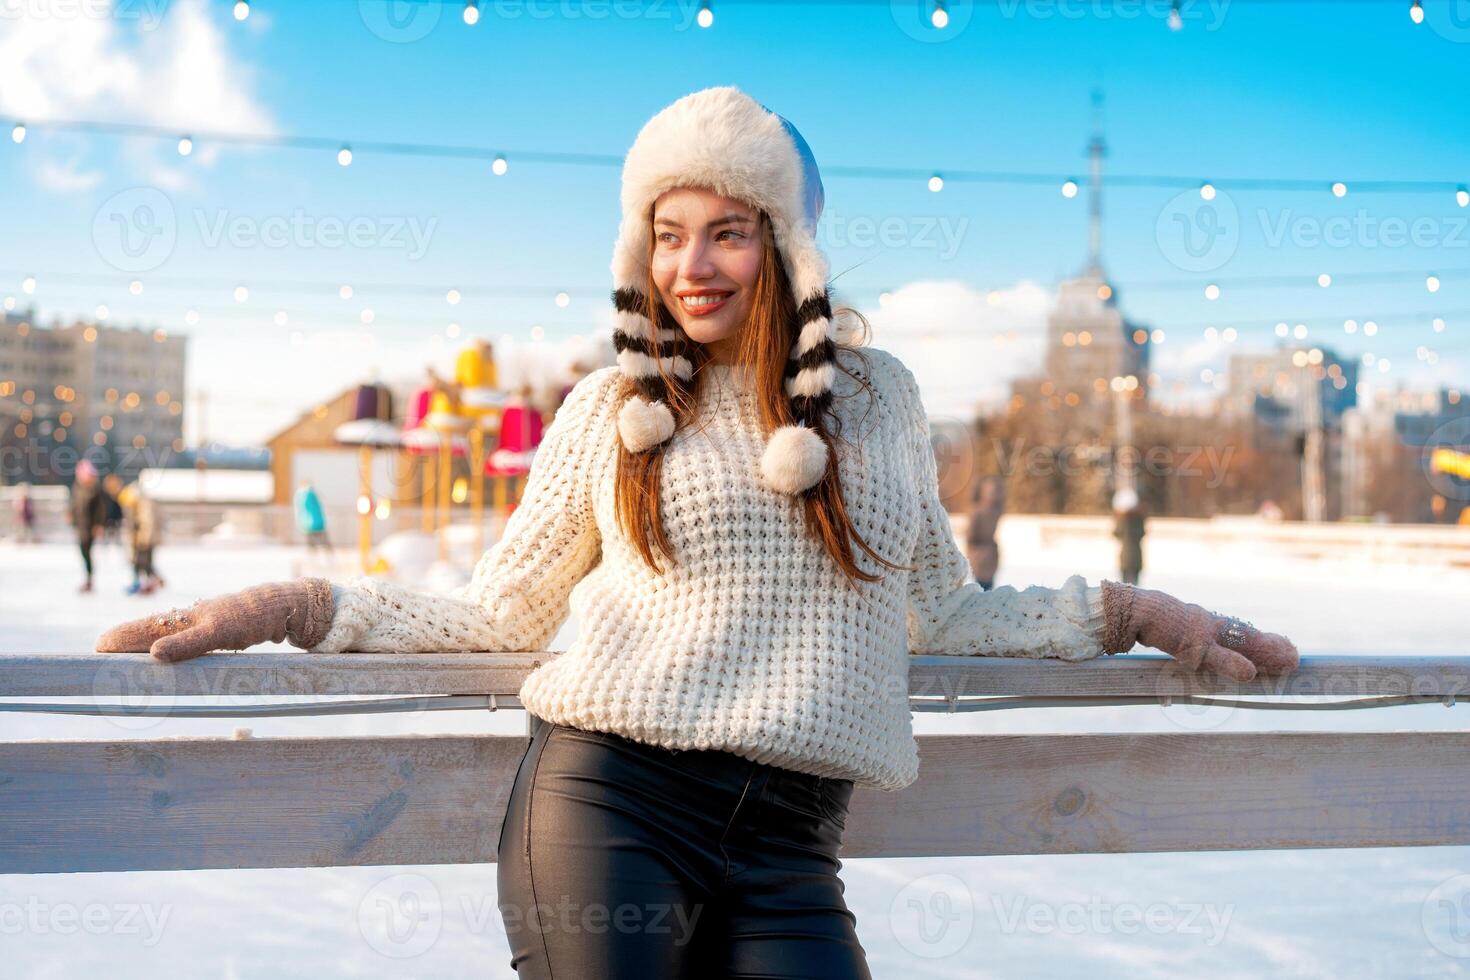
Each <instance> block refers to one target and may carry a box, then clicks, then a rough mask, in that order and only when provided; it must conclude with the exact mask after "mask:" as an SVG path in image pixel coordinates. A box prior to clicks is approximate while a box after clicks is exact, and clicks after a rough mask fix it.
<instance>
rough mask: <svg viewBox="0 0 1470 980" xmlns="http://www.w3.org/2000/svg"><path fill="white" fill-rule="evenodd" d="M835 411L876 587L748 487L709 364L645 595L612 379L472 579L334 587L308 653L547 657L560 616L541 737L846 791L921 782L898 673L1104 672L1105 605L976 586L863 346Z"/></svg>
mask: <svg viewBox="0 0 1470 980" xmlns="http://www.w3.org/2000/svg"><path fill="white" fill-rule="evenodd" d="M839 350H840V353H839V363H840V364H841V365H843V366H844V367H845V368H846V369H847V370H850V371H853V372H854V373H856V374H858V376H859V377H863V378H866V379H867V380H868V381H869V382H870V384H871V386H872V387H871V391H869V390H866V389H864V388H863V387H862V386H860V385H859V383H858V382H857V381H854V380H853V379H852V378H850V377H848V376H847V375H846V374H845V373H843V372H842V371H841V370H839V371H838V376H837V385H836V388H835V390H834V396H835V402H834V410H835V411H836V413H837V415H838V417H839V418H840V419H841V420H842V425H841V429H840V435H841V436H842V437H843V438H844V439H846V440H847V441H848V442H849V443H852V445H843V444H842V443H840V442H839V454H838V455H839V459H840V461H841V462H840V464H839V465H840V476H841V479H842V488H843V497H844V500H845V501H846V505H847V510H848V514H849V516H850V517H851V519H852V521H853V523H854V525H855V526H856V529H857V531H858V533H859V534H861V535H862V537H863V539H864V540H866V541H867V542H868V544H869V545H870V546H872V548H873V549H874V550H875V551H877V552H878V553H879V554H882V555H883V556H885V557H886V558H888V559H889V560H891V561H897V562H902V563H905V564H912V565H915V566H917V570H916V571H914V572H911V573H910V572H904V571H891V570H887V569H884V568H882V567H881V566H879V565H878V564H877V563H876V562H874V561H872V560H871V559H870V558H868V556H867V555H866V554H864V553H863V552H862V551H861V550H860V549H858V548H856V547H854V549H853V550H854V554H855V556H856V560H857V562H858V564H859V567H861V568H863V569H864V570H865V571H870V572H879V573H882V574H883V575H884V578H883V579H882V581H880V582H875V583H859V584H858V588H857V589H856V590H854V588H853V587H851V586H850V585H849V584H848V582H847V580H846V578H845V577H844V576H843V575H842V573H841V571H840V569H838V567H837V566H836V565H835V563H833V561H832V559H831V558H830V557H829V555H828V554H827V552H826V549H825V548H824V547H823V546H822V544H821V543H820V541H818V540H817V539H816V538H814V537H811V536H810V535H809V534H808V532H807V530H806V528H805V524H804V521H803V518H802V513H801V510H800V504H799V503H798V502H797V501H794V500H792V499H791V498H789V497H786V496H784V495H781V494H778V493H775V492H773V491H771V490H769V489H768V488H766V487H764V486H763V485H762V484H761V482H760V477H759V474H758V472H757V464H758V461H759V459H760V454H761V451H762V449H763V448H764V442H763V438H762V435H761V434H760V432H759V423H758V415H757V413H756V405H755V400H754V397H753V393H752V392H751V391H750V388H749V384H748V382H749V375H748V374H745V373H743V372H744V371H746V370H747V369H737V368H732V367H719V366H714V365H711V366H708V367H707V368H706V369H705V371H706V373H707V375H708V377H706V378H705V381H704V389H703V395H702V412H701V416H700V419H699V421H697V422H696V423H695V424H694V425H692V426H689V427H686V428H684V429H681V430H680V431H678V432H677V433H675V435H674V437H673V439H672V440H671V442H670V444H669V445H668V446H667V447H665V457H664V463H663V473H662V484H661V491H660V501H661V510H662V516H663V523H664V527H665V529H666V531H667V535H668V539H669V541H670V544H671V545H672V547H673V549H674V555H675V562H674V564H673V565H672V567H670V568H668V569H667V573H666V574H665V575H663V576H659V575H656V574H655V573H654V572H653V571H652V570H650V569H649V568H648V567H647V566H646V565H645V564H644V563H643V561H642V559H641V558H639V557H638V555H637V553H636V551H635V550H634V549H633V547H632V546H631V544H630V543H629V542H628V541H627V539H626V538H625V537H624V536H623V535H621V534H620V533H619V531H618V528H617V524H616V520H615V517H614V511H613V478H614V473H615V470H616V451H617V448H618V436H617V431H616V411H617V409H618V407H619V406H618V404H617V398H616V395H617V391H618V387H619V384H618V382H619V373H618V369H617V368H616V367H606V368H602V369H600V370H597V371H594V372H593V373H592V374H591V375H589V376H588V377H586V378H584V379H583V380H582V381H581V382H579V383H578V384H577V385H576V387H575V388H573V390H572V392H571V394H570V395H569V396H568V397H567V399H566V401H565V403H564V404H563V405H562V407H561V408H560V410H559V411H558V412H557V414H556V418H555V419H554V420H553V422H552V424H551V425H550V426H549V427H548V428H547V431H546V434H545V437H544V440H543V442H542V444H541V446H540V449H539V450H538V452H537V454H536V459H535V462H534V463H533V465H532V468H531V472H530V475H529V478H528V480H527V485H526V488H525V492H524V495H523V497H522V500H521V503H520V505H519V506H518V507H517V508H516V509H515V511H514V512H513V513H512V515H511V518H510V520H509V522H508V524H507V526H506V528H505V533H504V535H503V536H502V538H501V539H500V540H499V541H497V542H496V543H495V544H494V545H493V546H492V547H491V548H489V549H488V550H487V551H486V552H485V554H484V555H483V556H482V557H481V558H480V560H479V562H478V564H477V565H476V567H475V571H474V576H473V579H472V581H471V582H470V583H469V584H468V585H465V586H463V587H461V588H460V589H457V590H455V591H454V592H453V593H450V594H447V595H439V594H431V593H424V592H416V591H413V590H410V589H407V588H404V587H402V586H398V585H394V584H392V583H389V582H384V581H381V580H378V579H374V578H369V577H358V578H354V579H351V580H349V581H348V582H346V583H343V584H338V585H336V586H334V592H335V593H336V597H337V602H336V610H335V613H334V616H333V620H332V626H331V629H330V631H329V632H328V634H327V636H326V637H325V639H323V640H322V642H321V643H320V644H318V645H317V647H316V648H315V649H317V650H321V651H330V652H336V651H342V650H364V651H386V652H404V653H407V652H413V651H438V650H459V651H469V650H495V651H538V650H544V649H545V648H546V646H547V645H548V644H549V643H550V642H551V640H552V638H553V637H554V636H555V635H556V633H557V631H558V629H559V628H560V627H561V625H562V624H563V623H564V622H565V621H566V618H567V615H568V613H569V612H571V613H574V614H575V615H576V617H577V621H578V624H579V627H580V628H579V631H578V634H577V637H576V639H575V641H574V642H573V643H572V645H571V647H570V648H569V649H568V650H567V651H566V652H564V653H561V654H559V655H557V656H555V657H553V658H552V659H551V660H549V661H548V662H546V663H545V664H543V665H541V666H540V667H538V668H537V669H536V670H534V671H532V672H531V674H530V675H529V676H528V677H527V678H526V681H525V683H524V684H523V685H522V687H521V691H520V698H521V702H522V703H523V704H524V705H525V707H526V708H527V709H528V710H530V711H531V712H533V713H534V714H536V715H538V716H539V717H541V718H544V719H547V720H548V721H552V722H557V723H560V724H563V725H569V726H573V727H578V728H589V729H595V730H599V731H606V732H615V733H617V734H620V735H624V736H626V737H628V738H631V739H635V740H637V741H641V742H646V743H650V744H655V745H661V746H665V747H668V748H673V749H722V750H726V751H729V752H733V753H735V754H737V755H740V756H742V757H744V758H747V759H752V760H754V761H757V762H763V763H769V764H772V765H778V766H784V767H786V768H790V769H797V770H801V771H804V772H808V773H813V774H816V775H822V776H829V777H835V778H845V779H852V780H854V781H855V782H856V783H858V784H859V785H865V786H871V787H877V788H880V789H884V790H896V789H901V788H903V787H904V786H907V785H908V784H909V783H911V782H912V781H913V780H914V779H915V777H916V776H917V775H918V752H917V744H916V743H915V741H914V738H913V731H912V724H911V718H910V713H909V706H908V694H909V692H908V667H909V661H908V657H909V655H910V654H911V653H913V654H957V655H973V656H991V657H1051V658H1058V659H1062V660H1074V661H1075V660H1085V659H1088V658H1091V657H1095V656H1098V655H1099V654H1100V653H1101V652H1102V643H1101V634H1102V625H1103V615H1102V595H1101V592H1102V590H1101V588H1100V587H1089V586H1088V585H1087V583H1086V581H1085V580H1084V579H1083V578H1082V577H1081V576H1080V575H1074V576H1072V577H1071V578H1069V579H1067V580H1066V582H1065V584H1063V585H1062V586H1061V587H1060V588H1058V589H1048V588H1043V587H1041V586H1031V587H1029V588H1026V589H1024V590H1021V591H1017V590H1016V589H1014V588H1011V587H1009V586H1002V587H1000V588H996V589H994V590H992V591H985V590H983V589H981V588H980V586H979V585H978V584H976V582H975V581H974V579H973V577H972V576H971V575H970V569H969V563H968V562H967V560H966V559H965V557H964V555H963V553H962V552H961V551H960V549H959V547H958V545H957V544H956V541H955V537H954V535H953V533H952V530H951V527H950V523H949V517H948V515H947V514H946V513H945V510H944V507H943V506H942V505H941V503H940V499H939V494H938V487H937V482H936V469H935V460H934V454H933V451H932V448H931V444H930V441H929V426H928V421H927V418H926V416H925V414H924V410H923V405H922V403H921V401H920V398H919V390H918V386H917V384H916V383H915V381H914V377H913V375H912V373H910V371H909V370H908V368H906V367H905V366H904V365H903V363H902V362H900V361H899V360H898V359H897V358H895V357H894V356H893V355H891V354H889V353H887V352H886V351H883V350H881V349H878V348H874V347H863V348H861V349H860V350H861V351H862V354H863V355H864V356H866V358H867V359H868V360H869V362H870V364H871V371H869V370H868V369H867V368H865V366H864V365H863V363H862V362H861V361H860V360H859V357H858V355H857V354H856V353H855V352H853V351H852V350H849V349H846V348H840V349H839Z"/></svg>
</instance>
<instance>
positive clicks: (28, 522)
mask: <svg viewBox="0 0 1470 980" xmlns="http://www.w3.org/2000/svg"><path fill="white" fill-rule="evenodd" d="M11 505H12V506H13V507H14V508H15V528H16V535H17V537H16V540H17V541H19V542H21V543H25V544H28V543H30V542H32V541H35V540H36V502H35V501H34V500H32V499H31V485H30V484H29V483H27V482H25V481H22V482H20V483H17V484H16V486H15V496H14V497H13V498H11Z"/></svg>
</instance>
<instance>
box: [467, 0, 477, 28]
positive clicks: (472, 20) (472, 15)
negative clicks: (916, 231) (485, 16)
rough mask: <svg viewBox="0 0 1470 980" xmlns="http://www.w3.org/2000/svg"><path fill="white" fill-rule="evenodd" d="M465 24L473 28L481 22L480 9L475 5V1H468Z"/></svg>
mask: <svg viewBox="0 0 1470 980" xmlns="http://www.w3.org/2000/svg"><path fill="white" fill-rule="evenodd" d="M464 22H465V23H466V24H469V25H470V26H471V27H473V26H475V25H476V24H478V23H479V22H480V8H479V7H478V6H477V5H476V4H475V0H467V2H466V3H465V5H464Z"/></svg>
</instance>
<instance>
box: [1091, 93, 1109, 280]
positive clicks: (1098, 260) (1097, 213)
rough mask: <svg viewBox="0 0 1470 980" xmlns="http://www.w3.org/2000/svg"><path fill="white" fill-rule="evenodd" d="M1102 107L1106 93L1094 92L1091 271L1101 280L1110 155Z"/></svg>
mask: <svg viewBox="0 0 1470 980" xmlns="http://www.w3.org/2000/svg"><path fill="white" fill-rule="evenodd" d="M1102 104H1103V94H1102V90H1101V89H1093V90H1092V142H1091V143H1089V144H1088V145H1087V160H1088V170H1089V172H1090V174H1091V180H1090V187H1089V189H1088V198H1087V219H1088V225H1087V255H1088V261H1087V272H1088V274H1089V275H1091V276H1094V277H1096V278H1098V279H1102V278H1103V271H1102V179H1103V157H1104V156H1106V155H1107V144H1106V143H1105V142H1104V141H1103V125H1102Z"/></svg>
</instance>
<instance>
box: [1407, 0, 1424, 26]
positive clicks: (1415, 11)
mask: <svg viewBox="0 0 1470 980" xmlns="http://www.w3.org/2000/svg"><path fill="white" fill-rule="evenodd" d="M1409 19H1410V20H1412V21H1413V22H1414V23H1416V24H1422V23H1424V7H1423V5H1422V4H1420V3H1419V0H1414V5H1413V6H1412V7H1410V8H1409Z"/></svg>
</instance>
